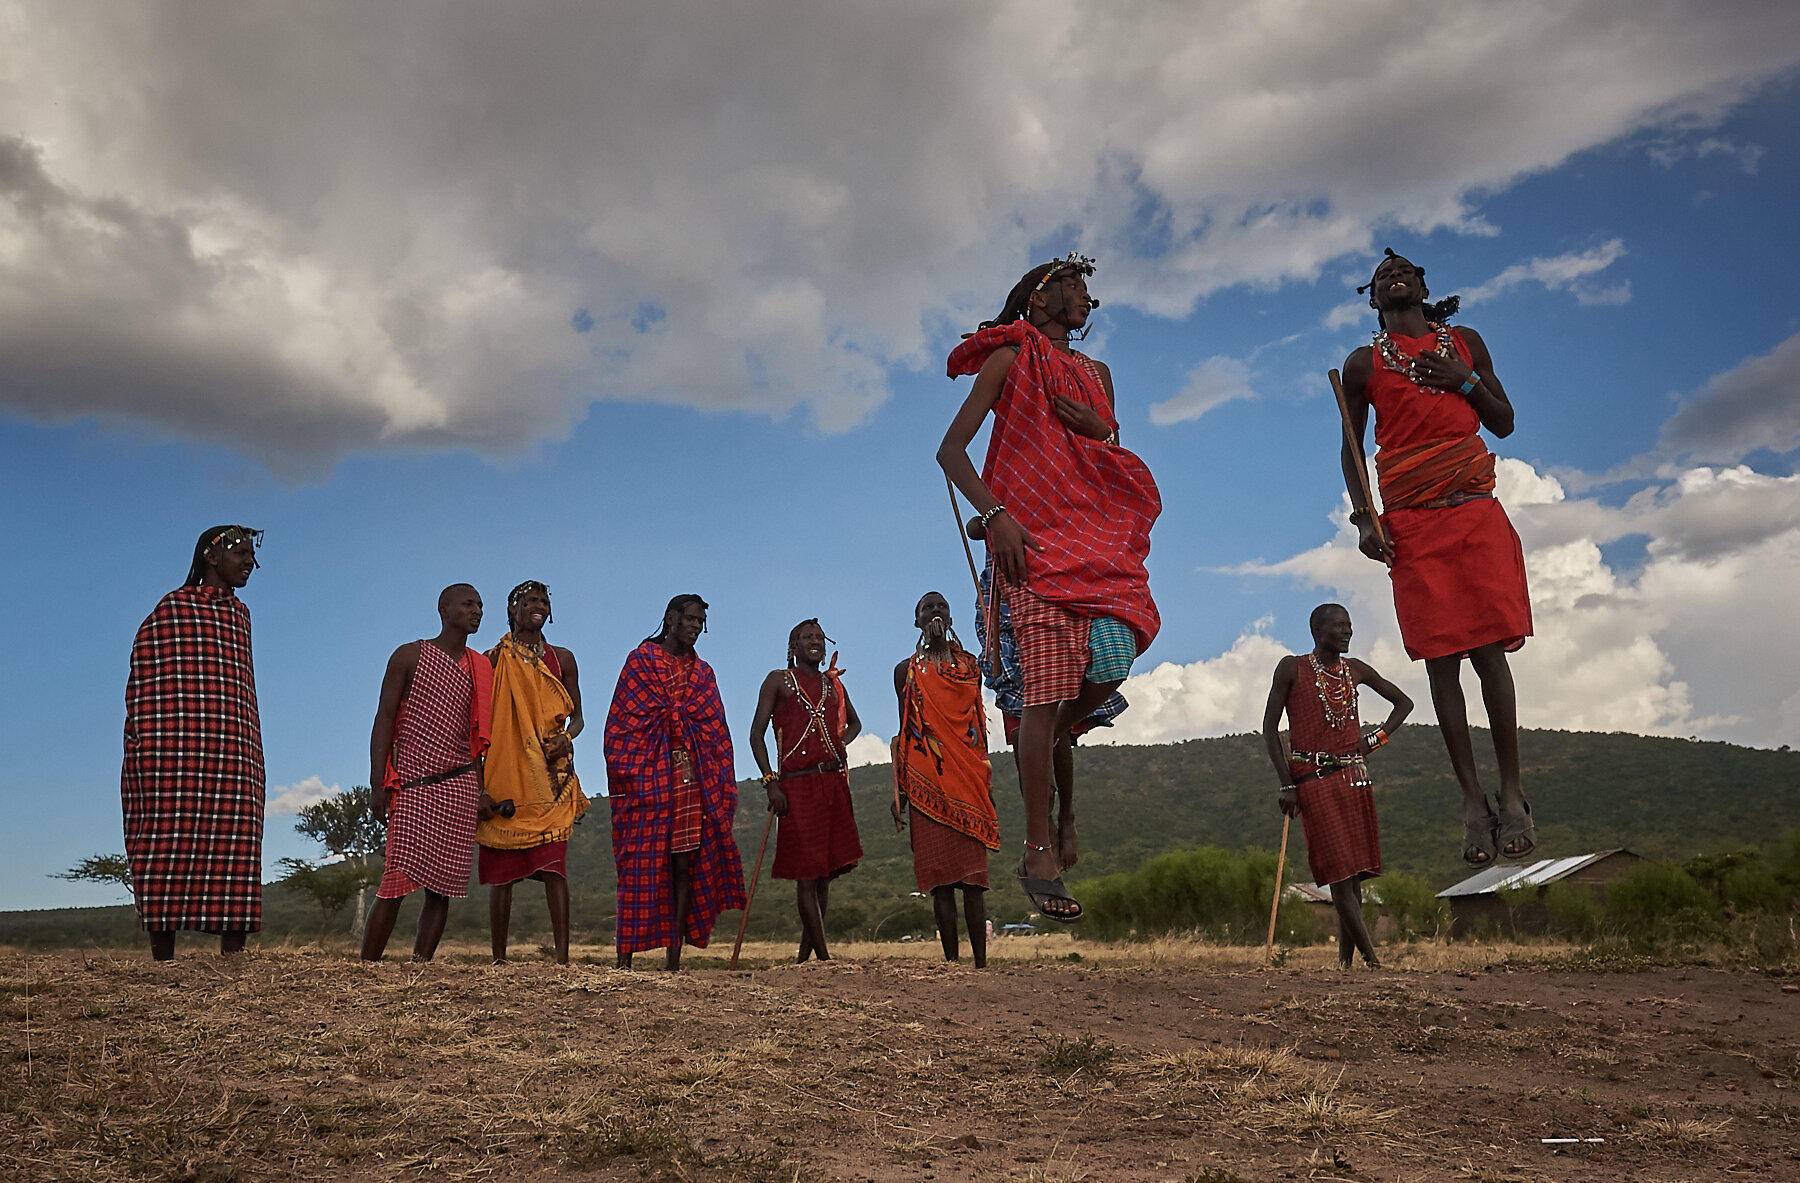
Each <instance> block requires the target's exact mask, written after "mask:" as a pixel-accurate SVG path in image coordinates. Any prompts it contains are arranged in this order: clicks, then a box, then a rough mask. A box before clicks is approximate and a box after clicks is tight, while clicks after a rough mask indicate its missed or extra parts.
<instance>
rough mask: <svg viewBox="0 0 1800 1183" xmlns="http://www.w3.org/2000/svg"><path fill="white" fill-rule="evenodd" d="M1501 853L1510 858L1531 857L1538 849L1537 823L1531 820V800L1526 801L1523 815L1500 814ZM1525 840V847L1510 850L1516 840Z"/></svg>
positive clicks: (1499, 839)
mask: <svg viewBox="0 0 1800 1183" xmlns="http://www.w3.org/2000/svg"><path fill="white" fill-rule="evenodd" d="M1498 841H1499V844H1500V854H1501V855H1502V856H1503V857H1505V858H1509V859H1522V858H1530V857H1531V855H1532V853H1533V852H1534V851H1536V850H1537V823H1536V822H1534V821H1532V820H1531V802H1529V801H1526V802H1525V812H1524V814H1523V815H1519V814H1510V813H1502V814H1501V815H1500V834H1499V838H1498ZM1520 841H1523V842H1524V843H1525V849H1524V850H1519V851H1512V850H1508V849H1507V847H1509V846H1511V845H1512V844H1513V843H1515V842H1520Z"/></svg>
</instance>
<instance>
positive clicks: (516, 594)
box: [506, 579, 556, 630]
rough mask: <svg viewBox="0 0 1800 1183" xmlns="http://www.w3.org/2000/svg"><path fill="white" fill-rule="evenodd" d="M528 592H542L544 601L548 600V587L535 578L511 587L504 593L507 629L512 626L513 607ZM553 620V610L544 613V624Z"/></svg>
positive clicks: (516, 605)
mask: <svg viewBox="0 0 1800 1183" xmlns="http://www.w3.org/2000/svg"><path fill="white" fill-rule="evenodd" d="M528 592H542V593H544V603H545V604H548V603H549V602H550V589H549V588H548V587H546V586H545V585H544V584H542V583H539V582H538V581H537V580H535V579H527V580H526V581H525V582H524V583H521V584H520V585H519V586H518V587H515V588H513V589H512V590H511V591H509V592H507V593H506V627H507V629H508V630H510V629H512V627H513V609H514V608H517V607H518V606H519V601H520V600H523V599H524V598H525V596H526V593H528ZM555 620H556V614H555V613H554V612H545V613H544V623H545V624H551V623H553V622H555Z"/></svg>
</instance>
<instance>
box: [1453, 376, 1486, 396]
mask: <svg viewBox="0 0 1800 1183" xmlns="http://www.w3.org/2000/svg"><path fill="white" fill-rule="evenodd" d="M1480 384H1481V375H1480V374H1477V373H1476V372H1475V371H1474V370H1470V371H1469V376H1468V377H1467V378H1466V379H1464V380H1463V384H1462V385H1461V386H1459V387H1457V390H1456V393H1458V394H1467V393H1469V392H1470V391H1471V390H1474V389H1475V388H1476V387H1477V386H1479V385H1480Z"/></svg>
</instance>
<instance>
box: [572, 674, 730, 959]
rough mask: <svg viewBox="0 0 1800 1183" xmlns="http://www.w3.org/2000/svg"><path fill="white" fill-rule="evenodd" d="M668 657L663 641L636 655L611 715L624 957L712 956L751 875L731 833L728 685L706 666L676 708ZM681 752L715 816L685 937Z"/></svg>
mask: <svg viewBox="0 0 1800 1183" xmlns="http://www.w3.org/2000/svg"><path fill="white" fill-rule="evenodd" d="M665 656H666V655H665V654H664V653H663V649H662V646H661V645H659V644H657V643H656V642H655V641H646V642H644V643H643V644H642V645H639V646H638V647H637V648H636V649H634V650H632V652H631V655H630V656H629V657H627V658H626V659H625V668H624V669H623V670H621V671H620V672H619V683H618V686H617V687H616V688H615V689H614V691H613V699H612V708H611V709H610V710H609V711H607V714H606V774H607V780H608V782H609V785H608V792H609V794H610V796H611V797H612V837H613V860H614V862H615V863H616V864H617V865H618V870H619V908H618V938H617V940H618V949H619V952H621V953H635V952H637V951H639V950H642V949H666V948H668V947H670V946H671V945H674V944H676V943H677V942H678V941H679V940H681V939H683V938H685V939H686V940H687V941H688V942H689V943H690V944H693V945H697V946H699V947H701V948H705V947H706V943H707V941H708V940H710V939H711V937H712V927H713V922H714V921H715V920H717V919H718V916H719V913H721V912H724V911H727V910H730V909H733V908H742V907H743V906H744V867H743V863H742V862H741V861H740V859H739V857H738V848H737V839H736V838H734V837H733V836H732V833H731V822H732V818H733V817H734V816H735V815H736V813H737V781H736V780H735V779H734V777H735V766H734V764H733V760H732V753H731V733H730V731H729V730H728V728H727V727H726V723H725V704H724V703H723V702H722V701H720V699H719V683H718V679H716V678H715V677H714V676H713V671H712V667H711V666H709V665H707V664H706V663H705V662H704V661H699V660H696V661H695V662H694V673H693V680H692V682H691V683H690V684H689V686H688V687H687V692H686V694H684V695H683V696H681V697H680V698H679V699H676V698H674V697H672V696H671V695H670V694H669V690H668V686H667V685H666V683H665V681H664V678H663V666H664V664H665V661H664V659H665ZM677 746H679V747H684V748H686V749H687V750H688V752H689V753H690V755H692V757H693V760H694V771H695V773H696V775H697V776H698V777H699V780H700V793H701V803H702V805H703V807H704V810H705V817H704V820H703V824H702V828H701V840H700V849H699V850H698V851H696V852H695V854H694V857H693V862H692V876H693V887H694V901H693V908H692V910H691V911H690V912H689V913H688V925H687V931H686V932H685V933H677V932H676V931H675V902H674V900H673V898H672V893H671V890H670V883H669V833H670V829H671V827H672V824H673V821H674V805H675V767H674V764H673V763H672V762H671V760H670V759H669V753H670V751H671V750H672V749H674V748H675V747H677Z"/></svg>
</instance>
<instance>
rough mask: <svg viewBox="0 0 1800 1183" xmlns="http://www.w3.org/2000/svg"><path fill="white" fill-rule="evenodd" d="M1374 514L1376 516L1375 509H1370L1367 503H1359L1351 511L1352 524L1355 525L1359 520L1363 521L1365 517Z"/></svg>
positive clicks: (1370, 516)
mask: <svg viewBox="0 0 1800 1183" xmlns="http://www.w3.org/2000/svg"><path fill="white" fill-rule="evenodd" d="M1374 516H1375V511H1374V510H1372V509H1370V508H1369V507H1368V506H1366V505H1359V506H1357V507H1356V508H1355V509H1353V510H1351V511H1350V524H1351V525H1352V526H1354V525H1356V523H1357V522H1359V521H1361V520H1362V519H1363V518H1372V517H1374Z"/></svg>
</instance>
